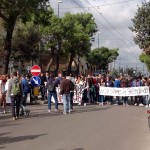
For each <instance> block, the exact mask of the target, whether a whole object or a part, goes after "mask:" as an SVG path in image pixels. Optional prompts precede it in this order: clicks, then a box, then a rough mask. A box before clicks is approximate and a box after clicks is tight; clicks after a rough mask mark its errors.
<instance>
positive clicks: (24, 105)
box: [20, 94, 27, 115]
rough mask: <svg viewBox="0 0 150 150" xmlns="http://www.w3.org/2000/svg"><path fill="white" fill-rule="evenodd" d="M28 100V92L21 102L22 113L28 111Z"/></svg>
mask: <svg viewBox="0 0 150 150" xmlns="http://www.w3.org/2000/svg"><path fill="white" fill-rule="evenodd" d="M26 100H27V94H25V95H23V96H22V98H21V102H20V108H21V111H20V114H21V115H23V114H24V112H26V111H27V109H26V105H27V104H26Z"/></svg>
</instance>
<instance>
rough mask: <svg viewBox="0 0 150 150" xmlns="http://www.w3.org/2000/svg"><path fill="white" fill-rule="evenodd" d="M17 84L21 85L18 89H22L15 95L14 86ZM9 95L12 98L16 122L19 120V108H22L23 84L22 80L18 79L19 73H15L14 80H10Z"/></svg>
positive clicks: (13, 114) (13, 115)
mask: <svg viewBox="0 0 150 150" xmlns="http://www.w3.org/2000/svg"><path fill="white" fill-rule="evenodd" d="M17 83H18V84H19V87H18V89H20V90H19V92H20V93H17V94H14V91H13V86H14V84H17ZM7 94H8V96H10V99H11V110H12V117H13V120H16V119H18V118H19V107H20V99H21V94H22V91H21V83H20V79H19V78H18V77H17V72H13V74H12V78H11V79H10V80H9V83H8V90H7ZM15 105H16V109H15Z"/></svg>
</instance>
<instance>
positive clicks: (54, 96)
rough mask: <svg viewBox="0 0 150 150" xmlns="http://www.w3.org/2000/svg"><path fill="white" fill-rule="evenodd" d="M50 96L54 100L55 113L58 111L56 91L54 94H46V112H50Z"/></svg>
mask: <svg viewBox="0 0 150 150" xmlns="http://www.w3.org/2000/svg"><path fill="white" fill-rule="evenodd" d="M52 96H53V98H54V100H55V111H57V110H58V99H57V93H56V91H54V92H48V112H50V111H51V99H52Z"/></svg>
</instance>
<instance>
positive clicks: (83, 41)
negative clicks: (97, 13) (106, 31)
mask: <svg viewBox="0 0 150 150" xmlns="http://www.w3.org/2000/svg"><path fill="white" fill-rule="evenodd" d="M62 24H63V26H64V34H65V38H64V45H63V46H64V49H65V51H66V52H67V53H71V54H74V57H76V56H77V55H78V56H85V55H86V54H87V53H88V52H89V51H90V48H91V43H90V37H91V35H93V33H94V32H96V27H97V26H96V24H95V22H94V19H93V16H92V15H91V14H84V13H80V14H70V13H67V14H66V15H65V16H64V18H62Z"/></svg>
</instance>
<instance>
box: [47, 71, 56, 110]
mask: <svg viewBox="0 0 150 150" xmlns="http://www.w3.org/2000/svg"><path fill="white" fill-rule="evenodd" d="M57 85H58V80H56V79H55V78H54V75H53V74H51V75H50V77H49V79H48V80H47V86H46V89H47V90H48V97H47V98H48V112H51V99H52V96H53V98H54V100H55V112H57V111H58V99H57V92H56V87H57Z"/></svg>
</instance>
